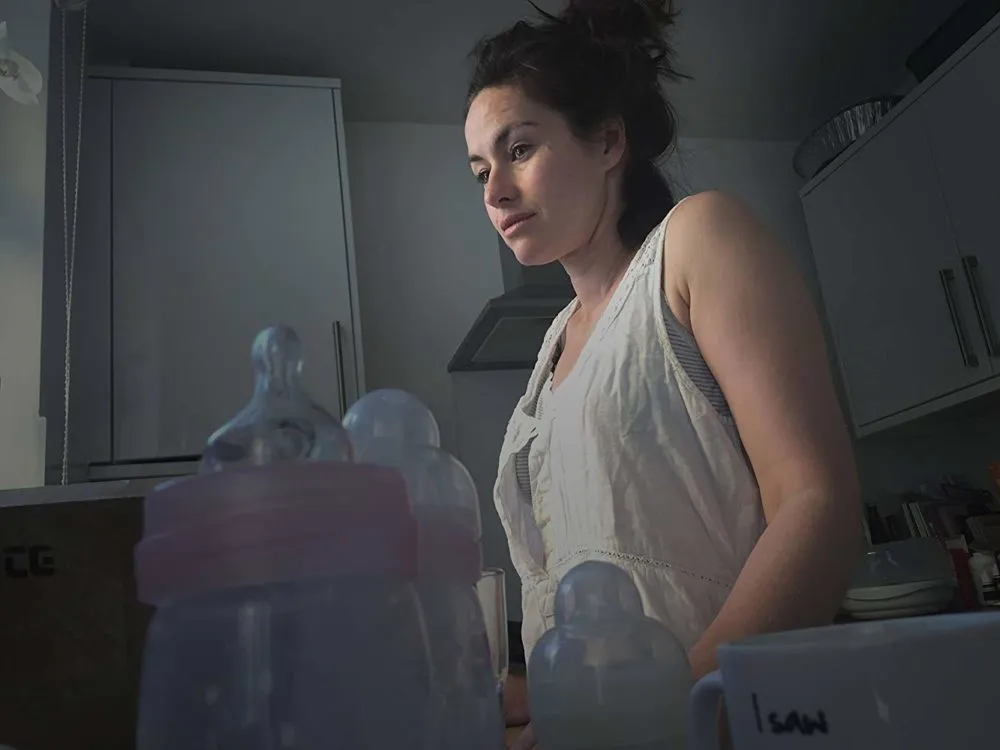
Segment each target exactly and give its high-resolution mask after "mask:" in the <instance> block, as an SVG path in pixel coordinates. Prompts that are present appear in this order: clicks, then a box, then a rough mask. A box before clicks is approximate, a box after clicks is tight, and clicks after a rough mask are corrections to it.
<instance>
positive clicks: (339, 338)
mask: <svg viewBox="0 0 1000 750" xmlns="http://www.w3.org/2000/svg"><path fill="white" fill-rule="evenodd" d="M333 346H334V348H335V349H336V351H335V352H334V356H335V358H336V366H337V398H338V399H339V400H340V417H341V419H343V418H344V415H345V414H347V383H345V382H344V335H343V331H342V330H341V327H340V321H339V320H335V321H333Z"/></svg>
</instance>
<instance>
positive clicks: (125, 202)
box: [94, 69, 363, 464]
mask: <svg viewBox="0 0 1000 750" xmlns="http://www.w3.org/2000/svg"><path fill="white" fill-rule="evenodd" d="M94 75H95V76H96V77H97V78H100V79H106V80H108V81H110V84H111V113H112V116H111V123H112V137H111V144H112V154H111V193H112V212H111V230H112V231H111V234H112V242H111V246H112V250H111V259H112V263H111V267H112V271H111V289H112V309H111V316H110V317H111V327H112V335H111V341H112V345H113V346H112V349H113V354H112V377H111V382H112V405H111V424H112V445H113V461H114V462H116V463H119V464H122V463H130V462H138V463H142V462H148V461H165V460H171V459H173V460H177V459H183V458H186V457H194V456H197V455H198V454H200V452H201V450H202V449H203V447H204V444H205V440H206V439H207V438H208V436H209V435H210V434H211V432H212V431H213V430H215V428H217V427H219V426H220V425H221V424H223V423H224V422H226V421H227V420H228V419H229V418H230V417H232V416H233V415H234V414H235V413H236V412H237V411H238V410H239V409H240V408H242V407H243V405H244V404H246V402H247V400H248V399H249V398H250V396H251V393H252V389H253V371H252V369H251V364H250V347H251V344H252V341H253V338H254V336H255V334H256V333H257V332H258V331H260V330H261V329H262V328H264V327H266V326H268V325H272V324H275V323H286V324H288V325H290V326H292V327H293V328H295V330H296V331H297V332H298V333H299V336H300V337H301V339H302V343H303V350H304V354H305V360H306V361H305V369H304V372H303V380H304V383H305V385H306V387H307V388H308V390H309V392H310V393H311V394H312V395H313V396H314V397H315V398H316V400H318V401H319V402H320V403H321V404H322V405H323V406H324V407H325V408H327V409H328V410H329V411H331V412H332V413H334V414H340V413H341V412H342V411H343V409H344V406H345V404H349V403H350V402H352V401H353V400H354V399H356V398H357V397H358V396H359V394H360V393H361V392H362V391H363V368H362V351H361V342H360V331H361V327H360V322H359V318H358V312H357V310H358V305H357V297H356V292H355V290H356V288H357V286H356V282H355V270H354V258H353V242H352V239H351V226H350V204H349V200H348V185H347V180H346V175H347V172H346V163H345V151H344V142H343V123H342V115H341V109H340V98H339V97H340V91H339V85H338V84H337V83H336V82H332V81H318V80H312V79H286V78H275V77H253V78H247V77H241V76H233V75H224V74H202V73H184V72H179V71H159V72H158V71H142V70H118V69H114V70H98V71H95V72H94Z"/></svg>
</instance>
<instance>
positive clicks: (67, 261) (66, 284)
mask: <svg viewBox="0 0 1000 750" xmlns="http://www.w3.org/2000/svg"><path fill="white" fill-rule="evenodd" d="M66 13H67V10H66V9H65V8H64V7H63V8H61V9H60V14H61V16H62V17H61V21H62V50H61V53H62V55H61V63H62V70H61V79H62V82H61V94H62V98H61V102H60V118H61V124H62V209H63V291H64V293H65V298H64V299H65V303H66V321H65V333H66V336H65V347H64V349H63V435H62V473H61V482H62V484H67V483H68V482H69V401H70V399H69V396H70V374H71V372H70V371H71V361H70V329H71V325H70V322H71V321H72V318H73V279H74V276H75V273H76V216H77V205H78V203H79V201H78V197H79V194H80V143H81V141H82V135H83V84H84V81H85V79H86V73H85V71H86V51H87V6H86V5H84V6H83V9H82V16H83V20H82V22H81V30H80V89H79V91H78V93H77V109H76V153H75V154H74V166H73V205H72V216H71V215H70V204H69V199H68V196H67V186H68V183H69V179H68V176H67V167H66V162H67V153H66V148H67V140H68V138H67V135H66V36H67V35H66Z"/></svg>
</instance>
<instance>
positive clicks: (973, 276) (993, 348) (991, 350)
mask: <svg viewBox="0 0 1000 750" xmlns="http://www.w3.org/2000/svg"><path fill="white" fill-rule="evenodd" d="M962 270H963V271H965V280H966V281H967V282H968V283H969V290H970V291H971V292H972V303H973V304H974V305H975V306H976V317H977V318H979V329H980V330H981V331H982V332H983V338H984V339H986V356H988V357H996V356H997V354H998V352H1000V344H998V343H997V334H996V328H994V326H993V318H992V316H991V315H990V309H989V307H988V306H987V304H986V298H985V296H984V295H983V293H982V289H981V288H980V284H979V259H978V258H977V257H976V256H975V255H966V256H964V257H963V258H962Z"/></svg>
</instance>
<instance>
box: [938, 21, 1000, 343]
mask: <svg viewBox="0 0 1000 750" xmlns="http://www.w3.org/2000/svg"><path fill="white" fill-rule="evenodd" d="M919 104H920V108H921V111H922V112H923V115H924V119H925V122H926V124H927V129H928V132H929V135H930V141H931V150H932V151H933V152H934V161H935V164H936V165H937V170H938V174H939V175H940V180H941V185H942V188H943V190H944V197H945V201H946V202H947V204H948V213H949V214H950V215H951V218H952V223H953V226H954V230H955V237H956V239H957V240H958V249H959V251H960V252H961V254H962V258H963V271H964V276H963V283H967V284H968V285H969V288H970V289H971V290H972V292H973V294H975V295H976V297H975V298H976V303H977V304H976V313H977V318H976V322H977V329H978V331H979V333H980V334H981V335H982V337H983V340H984V342H985V343H984V349H987V350H988V353H989V355H988V356H990V357H991V358H994V361H995V362H1000V360H998V359H996V358H998V357H1000V333H998V329H997V324H998V322H1000V321H998V318H997V317H996V316H997V315H998V314H1000V235H998V233H997V219H996V214H997V207H998V206H1000V178H998V175H1000V140H998V139H1000V31H998V32H994V33H993V35H992V36H991V37H989V38H988V39H986V40H985V41H984V42H983V43H982V44H980V45H979V46H978V47H977V48H976V49H975V50H973V51H972V52H971V53H970V54H969V55H968V56H967V57H965V58H964V59H963V60H962V61H961V62H959V63H958V64H957V65H956V66H955V67H954V68H952V69H951V70H950V71H949V72H948V73H947V74H946V75H945V76H944V77H943V78H942V79H941V80H940V81H938V82H937V83H936V84H935V85H934V86H933V87H932V88H931V89H930V90H929V91H927V92H926V93H925V94H924V95H923V96H922V97H921V99H920V103H919Z"/></svg>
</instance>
